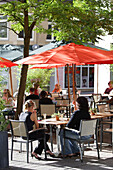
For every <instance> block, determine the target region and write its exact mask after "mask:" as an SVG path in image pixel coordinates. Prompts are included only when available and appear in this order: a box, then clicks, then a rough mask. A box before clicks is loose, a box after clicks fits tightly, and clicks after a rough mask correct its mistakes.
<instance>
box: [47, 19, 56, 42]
mask: <svg viewBox="0 0 113 170" xmlns="http://www.w3.org/2000/svg"><path fill="white" fill-rule="evenodd" d="M48 30H53V28H52V23H51V22H48ZM55 30H57V29H55ZM46 40H47V41H53V40H56V37H55V36H54V35H53V33H51V34H47V37H46Z"/></svg>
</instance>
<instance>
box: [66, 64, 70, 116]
mask: <svg viewBox="0 0 113 170" xmlns="http://www.w3.org/2000/svg"><path fill="white" fill-rule="evenodd" d="M67 78H68V98H69V117H70V81H69V64H67Z"/></svg>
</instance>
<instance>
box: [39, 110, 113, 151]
mask: <svg viewBox="0 0 113 170" xmlns="http://www.w3.org/2000/svg"><path fill="white" fill-rule="evenodd" d="M110 116H113V114H110V113H99V112H98V113H96V115H91V119H97V120H98V121H97V129H96V135H97V131H98V123H99V121H102V120H103V118H105V117H110ZM68 121H69V118H63V119H60V121H56V119H55V118H50V119H45V120H41V121H38V123H39V124H43V125H49V126H50V140H51V150H52V151H53V139H52V126H53V125H56V141H57V147H58V152H59V151H60V142H59V135H58V133H59V130H60V127H61V125H66V124H67V123H68ZM100 126H101V137H100V140H101V141H102V130H103V129H102V124H100ZM112 135H113V133H112ZM112 142H113V138H112Z"/></svg>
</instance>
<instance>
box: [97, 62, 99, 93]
mask: <svg viewBox="0 0 113 170" xmlns="http://www.w3.org/2000/svg"><path fill="white" fill-rule="evenodd" d="M98 73H99V65H98V64H97V94H98Z"/></svg>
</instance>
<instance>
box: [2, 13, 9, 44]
mask: <svg viewBox="0 0 113 170" xmlns="http://www.w3.org/2000/svg"><path fill="white" fill-rule="evenodd" d="M0 16H3V15H1V14H0ZM5 22H6V24H7V27H8V26H9V24H8V23H7V18H6V19H5V18H4V19H0V23H5ZM6 29H7V37H0V40H1V41H2V40H8V38H9V37H8V35H9V29H8V28H6Z"/></svg>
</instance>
